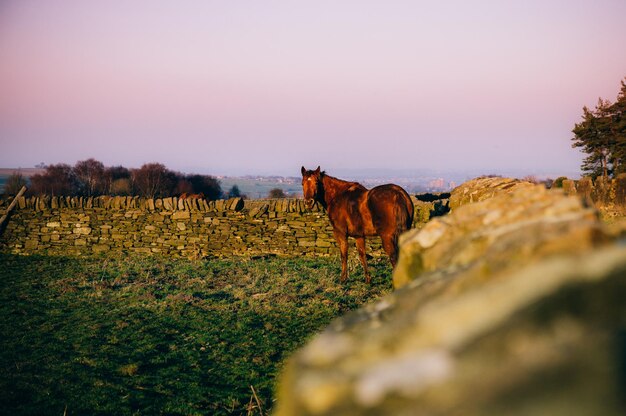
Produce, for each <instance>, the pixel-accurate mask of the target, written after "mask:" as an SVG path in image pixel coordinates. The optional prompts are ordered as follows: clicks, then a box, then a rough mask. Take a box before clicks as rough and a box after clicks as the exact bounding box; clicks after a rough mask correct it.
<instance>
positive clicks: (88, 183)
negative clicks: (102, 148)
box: [73, 158, 107, 196]
mask: <svg viewBox="0 0 626 416" xmlns="http://www.w3.org/2000/svg"><path fill="white" fill-rule="evenodd" d="M73 171H74V175H75V176H76V179H77V182H78V192H79V194H81V195H85V196H94V195H102V194H103V193H104V192H105V190H106V189H105V188H106V185H107V183H106V178H105V169H104V165H103V164H102V162H99V161H97V160H95V159H94V158H90V159H87V160H81V161H79V162H76V164H75V165H74V169H73Z"/></svg>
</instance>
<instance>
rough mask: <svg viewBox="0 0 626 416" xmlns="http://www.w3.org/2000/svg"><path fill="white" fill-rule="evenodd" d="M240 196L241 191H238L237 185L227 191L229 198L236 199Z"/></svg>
mask: <svg viewBox="0 0 626 416" xmlns="http://www.w3.org/2000/svg"><path fill="white" fill-rule="evenodd" d="M240 196H241V191H240V190H239V187H238V186H237V185H233V186H232V187H231V188H230V190H229V191H228V197H229V198H238V197H240Z"/></svg>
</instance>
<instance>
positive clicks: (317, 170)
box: [315, 166, 320, 175]
mask: <svg viewBox="0 0 626 416" xmlns="http://www.w3.org/2000/svg"><path fill="white" fill-rule="evenodd" d="M315 173H316V174H318V175H319V174H320V167H319V166H318V167H317V169H315Z"/></svg>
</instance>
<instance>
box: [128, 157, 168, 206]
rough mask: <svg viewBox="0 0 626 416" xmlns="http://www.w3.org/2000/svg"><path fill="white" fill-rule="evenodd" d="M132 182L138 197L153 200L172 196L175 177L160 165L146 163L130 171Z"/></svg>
mask: <svg viewBox="0 0 626 416" xmlns="http://www.w3.org/2000/svg"><path fill="white" fill-rule="evenodd" d="M132 182H133V187H134V188H135V189H136V190H137V192H138V193H139V195H141V196H143V197H146V198H154V197H158V196H167V195H172V193H173V191H174V187H175V186H176V183H177V177H176V173H174V172H172V171H171V170H169V169H167V168H166V167H165V165H163V164H161V163H146V164H144V165H143V166H141V168H139V169H134V170H133V171H132Z"/></svg>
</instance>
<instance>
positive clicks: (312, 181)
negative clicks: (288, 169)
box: [301, 166, 324, 209]
mask: <svg viewBox="0 0 626 416" xmlns="http://www.w3.org/2000/svg"><path fill="white" fill-rule="evenodd" d="M301 172H302V191H303V192H304V203H305V204H306V207H307V208H308V209H311V208H313V205H314V204H315V201H321V200H322V198H323V192H324V190H323V187H322V176H323V173H322V172H321V171H320V167H319V166H318V167H317V169H315V170H306V169H305V168H304V166H302V169H301Z"/></svg>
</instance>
